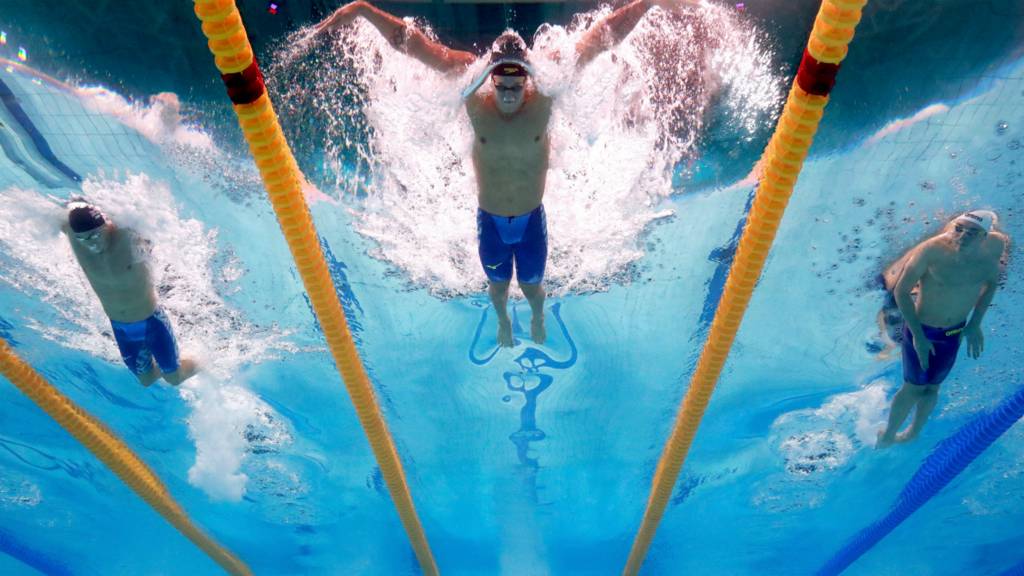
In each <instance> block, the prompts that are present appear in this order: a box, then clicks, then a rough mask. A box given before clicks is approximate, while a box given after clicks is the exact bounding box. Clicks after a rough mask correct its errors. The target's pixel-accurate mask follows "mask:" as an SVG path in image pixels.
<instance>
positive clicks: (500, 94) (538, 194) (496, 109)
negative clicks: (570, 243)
mask: <svg viewBox="0 0 1024 576" xmlns="http://www.w3.org/2000/svg"><path fill="white" fill-rule="evenodd" d="M698 5H699V3H698V2H696V1H695V0H634V1H633V2H630V3H629V4H626V5H625V6H623V7H621V8H619V9H617V10H615V11H614V12H612V13H611V14H609V15H608V16H606V17H604V18H602V19H600V20H599V21H597V22H595V23H594V24H593V25H592V26H591V27H590V28H589V29H588V30H587V31H586V32H585V33H584V34H583V36H582V37H581V38H580V40H579V42H577V44H576V54H575V56H576V67H577V68H582V67H584V66H586V65H587V63H589V62H590V61H592V60H593V59H594V58H595V57H596V56H598V55H599V54H601V52H603V51H605V50H607V49H609V48H611V47H612V46H614V45H615V44H617V43H618V42H620V41H621V40H622V39H623V38H625V37H626V36H627V35H628V34H629V32H630V31H631V30H633V28H634V27H636V25H637V23H638V22H640V19H641V17H643V15H644V14H646V13H647V11H648V10H649V9H651V8H652V7H654V6H659V7H660V8H662V9H663V10H668V11H675V10H679V9H681V8H683V7H686V6H690V7H694V6H698ZM357 17H358V18H364V19H365V20H366V21H367V22H369V23H370V24H371V25H372V26H373V27H375V28H376V29H377V31H378V32H380V34H381V35H382V36H383V37H384V38H386V39H388V41H389V42H390V43H391V46H392V47H394V49H395V50H398V51H400V52H402V53H404V54H406V55H408V56H410V57H412V58H416V59H417V60H419V61H421V62H423V63H424V64H425V65H427V66H429V67H431V68H433V69H435V70H437V71H439V72H442V73H446V74H450V75H457V74H461V73H463V72H465V71H466V69H467V68H468V67H470V66H472V65H473V64H474V63H476V62H477V60H478V58H477V56H476V55H474V54H472V53H470V52H465V51H462V50H454V49H451V48H448V47H447V46H444V45H442V44H440V43H439V42H437V41H435V40H433V39H431V38H429V37H428V36H426V35H425V34H423V33H422V32H420V31H419V30H417V29H416V27H415V26H410V25H408V23H407V22H406V21H405V20H402V19H401V18H398V17H396V16H394V15H392V14H389V13H387V12H385V11H383V10H381V9H379V8H377V7H375V6H373V5H371V4H370V3H368V2H365V1H362V0H359V1H356V2H351V3H349V4H346V5H344V6H342V7H341V8H338V9H337V10H335V11H334V13H332V14H331V15H330V16H328V17H327V18H325V19H324V20H323V21H322V22H321V23H320V24H318V25H317V26H316V28H315V33H316V34H321V33H324V32H328V31H331V30H337V29H338V28H340V27H342V26H347V25H349V24H351V23H352V21H353V20H355V19H356V18H357ZM527 52H528V51H527V48H526V42H524V41H523V39H522V38H520V37H519V35H518V34H516V33H515V32H511V31H509V32H505V33H504V34H502V35H501V36H500V37H498V39H497V40H496V41H495V42H494V44H493V45H492V46H491V51H490V56H489V58H488V61H487V65H486V66H484V67H483V69H482V72H481V73H480V74H479V75H477V77H476V79H475V80H474V81H473V82H471V83H470V84H469V85H468V86H467V87H466V89H465V90H463V92H462V99H463V101H464V102H465V105H466V112H467V113H468V115H469V121H470V124H471V125H472V128H473V168H474V170H475V172H476V180H477V193H478V199H479V205H480V210H479V212H478V213H477V231H478V236H479V239H480V263H481V265H482V266H483V271H484V274H486V275H487V281H488V286H489V287H488V294H489V295H490V297H491V302H492V303H493V304H494V309H495V311H496V312H497V316H498V337H497V340H498V344H499V345H500V346H512V345H514V343H515V340H514V338H513V337H512V322H511V320H510V318H509V314H508V291H509V285H510V284H511V281H512V276H513V274H514V275H515V276H516V280H518V281H519V287H520V288H521V289H522V291H523V295H524V296H525V297H526V300H527V301H528V302H529V303H530V309H531V312H532V318H531V322H530V337H531V338H532V339H533V341H534V342H536V343H538V344H542V343H544V340H545V339H546V338H547V332H546V330H545V328H544V297H545V294H544V285H543V280H544V264H545V261H546V259H547V225H546V221H545V217H544V207H543V206H542V205H541V201H542V200H543V198H544V188H545V181H546V178H547V171H548V156H549V154H550V143H549V141H548V123H549V121H550V120H551V105H552V98H551V97H550V96H548V95H545V94H542V93H540V91H538V90H537V88H536V86H535V85H534V83H533V81H532V77H533V72H534V71H533V67H532V65H531V64H530V62H529V59H528V57H527ZM547 56H548V57H551V58H554V59H557V58H560V57H561V56H560V55H558V54H549V55H547ZM488 80H490V82H488ZM485 84H488V86H487V87H486V88H484V85H485Z"/></svg>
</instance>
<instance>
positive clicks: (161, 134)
mask: <svg viewBox="0 0 1024 576" xmlns="http://www.w3.org/2000/svg"><path fill="white" fill-rule="evenodd" d="M75 94H76V95H77V96H78V97H79V98H80V99H81V101H82V104H83V105H84V106H85V108H86V109H87V110H90V111H92V112H96V113H98V114H104V115H107V116H113V117H114V118H117V119H118V120H120V121H121V122H122V123H123V124H124V125H126V126H128V127H130V128H132V129H134V130H136V131H137V132H138V133H139V134H142V135H143V136H145V137H146V139H148V140H149V141H150V142H153V143H154V144H177V145H182V146H189V147H194V148H201V149H203V150H207V151H213V150H215V146H214V144H213V140H212V139H211V138H210V136H209V135H208V134H206V133H205V132H203V131H202V130H200V129H198V128H196V127H193V126H189V125H187V124H185V123H184V122H183V120H182V116H181V101H180V100H179V99H178V95H177V94H174V93H173V92H161V93H159V94H154V95H153V96H151V97H150V98H149V102H148V103H141V102H132V101H129V100H128V99H126V98H125V97H124V96H121V95H120V94H118V93H116V92H113V91H111V90H109V89H107V88H104V87H102V86H80V87H77V88H75Z"/></svg>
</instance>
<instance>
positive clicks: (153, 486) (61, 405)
mask: <svg viewBox="0 0 1024 576" xmlns="http://www.w3.org/2000/svg"><path fill="white" fill-rule="evenodd" d="M0 374H3V375H4V377H5V378H7V379H8V380H10V381H11V383H12V384H14V385H15V386H17V388H18V389H19V390H21V391H22V393H24V394H25V395H26V396H28V397H29V398H30V399H31V400H32V401H33V402H35V403H36V404H37V405H38V406H39V407H40V408H42V409H43V411H45V412H46V413H47V414H48V415H49V416H50V417H51V418H53V419H54V420H56V421H57V423H58V424H60V425H61V426H62V427H63V428H64V429H65V430H67V431H68V432H69V433H70V434H71V435H72V436H74V437H75V439H76V440H78V441H79V442H81V443H82V445H83V446H85V447H86V448H88V449H89V451H90V452H92V453H93V454H95V455H96V457H97V458H99V459H100V461H102V462H103V463H104V464H105V465H106V466H107V468H110V470H111V471H113V472H114V474H117V476H118V477H119V478H121V480H122V481H123V482H124V483H125V484H127V485H128V487H129V488H131V489H132V490H134V491H135V493H136V494H138V495H139V496H140V497H141V498H142V499H143V500H145V501H146V503H147V504H149V505H150V506H152V507H153V509H154V510H156V511H157V512H158V513H160V515H161V516H163V517H164V519H166V520H167V521H168V522H170V523H171V525H172V526H174V527H175V528H177V529H178V531H180V532H181V533H182V534H184V535H185V537H187V538H188V539H189V540H191V541H192V542H193V543H195V545H196V546H198V547H199V548H200V549H201V550H202V551H203V552H205V553H206V554H207V555H208V556H209V557H210V558H212V559H213V560H214V562H216V563H217V564H220V565H221V567H222V568H224V570H226V571H227V572H228V573H230V574H238V575H249V574H252V572H251V571H250V570H249V567H248V566H246V565H245V564H243V563H242V561H241V560H239V559H238V558H236V557H235V556H234V555H233V554H232V553H231V552H229V551H228V550H226V549H224V548H223V547H221V545H220V544H217V543H216V542H214V541H213V540H212V539H211V538H210V537H209V536H207V535H206V534H204V533H203V532H202V531H201V530H200V529H199V528H197V527H196V526H195V525H194V524H193V523H192V520H191V519H189V517H188V515H187V514H186V513H185V511H184V510H183V509H182V508H181V506H180V505H179V504H178V503H177V502H175V501H174V498H172V497H171V494H170V492H168V491H167V488H166V487H165V486H164V484H163V482H161V481H160V478H158V477H157V475H156V474H155V473H154V472H153V471H152V470H150V469H149V467H148V466H146V463H145V462H143V461H142V459H141V458H139V457H138V456H137V455H136V454H135V453H134V452H132V450H131V448H129V447H128V446H127V445H126V444H125V443H124V441H122V440H121V439H120V438H118V437H117V436H116V435H115V434H114V433H113V432H111V431H110V430H109V429H107V427H106V426H104V425H103V424H102V423H101V422H100V421H99V420H96V418H94V417H93V416H92V415H90V414H89V413H88V412H86V411H85V410H83V409H82V408H81V407H79V406H77V405H76V404H75V403H74V402H72V401H71V399H70V398H68V397H67V396H65V395H64V394H62V393H61V392H60V391H59V390H57V389H56V388H54V387H53V385H52V384H50V383H49V382H47V381H46V379H45V378H43V377H42V376H40V375H39V373H38V372H36V371H35V370H34V369H33V368H32V367H31V366H29V365H28V364H27V363H26V362H25V361H24V360H22V359H21V358H19V357H18V355H17V354H15V353H14V351H13V350H12V349H11V347H10V345H8V344H7V341H6V340H4V339H3V338H0Z"/></svg>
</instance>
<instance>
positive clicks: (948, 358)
mask: <svg viewBox="0 0 1024 576" xmlns="http://www.w3.org/2000/svg"><path fill="white" fill-rule="evenodd" d="M966 324H967V323H966V322H961V323H960V324H957V325H956V326H952V327H950V328H935V327H932V326H925V325H923V324H922V325H921V329H922V330H923V331H924V335H925V338H928V340H931V343H932V347H933V351H932V354H931V356H929V357H928V370H921V363H920V362H918V361H917V352H915V351H914V344H913V342H914V339H913V337H912V336H911V335H910V328H908V327H907V326H906V324H904V325H903V342H902V346H903V379H904V380H906V381H907V382H910V383H911V384H917V385H920V386H924V385H926V384H941V383H942V381H943V380H945V379H946V376H948V375H949V371H950V370H952V369H953V363H955V362H956V353H957V352H958V351H959V350H960V337H961V335H962V333H963V330H964V326H965V325H966Z"/></svg>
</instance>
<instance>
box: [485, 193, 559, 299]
mask: <svg viewBox="0 0 1024 576" xmlns="http://www.w3.org/2000/svg"><path fill="white" fill-rule="evenodd" d="M476 231H477V237H478V239H479V240H480V263H481V264H483V267H484V273H485V274H487V278H488V279H490V281H491V282H508V281H510V280H511V279H512V263H513V261H514V262H515V271H516V278H517V279H518V280H519V283H520V284H540V283H541V281H542V280H543V279H544V266H545V264H546V263H547V258H548V224H547V217H546V216H545V215H544V206H543V205H540V206H537V207H536V208H534V209H533V210H532V211H530V212H527V213H526V214H520V215H519V216H497V215H494V214H491V213H489V212H485V211H484V210H483V209H480V210H478V211H477V213H476Z"/></svg>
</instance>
